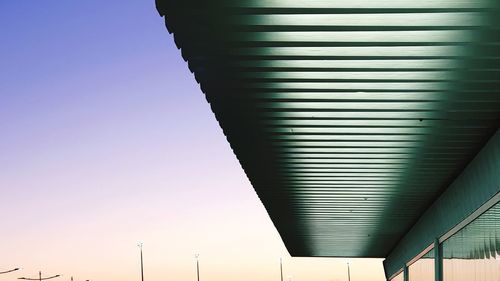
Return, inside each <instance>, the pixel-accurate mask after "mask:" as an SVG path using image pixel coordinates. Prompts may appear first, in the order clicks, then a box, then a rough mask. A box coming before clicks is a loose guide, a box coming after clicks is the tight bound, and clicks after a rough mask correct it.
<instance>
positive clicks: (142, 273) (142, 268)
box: [137, 242, 144, 281]
mask: <svg viewBox="0 0 500 281" xmlns="http://www.w3.org/2000/svg"><path fill="white" fill-rule="evenodd" d="M137 246H139V249H141V281H144V263H143V260H142V242H140V243H139V244H137Z"/></svg>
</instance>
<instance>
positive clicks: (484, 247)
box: [443, 203, 500, 281]
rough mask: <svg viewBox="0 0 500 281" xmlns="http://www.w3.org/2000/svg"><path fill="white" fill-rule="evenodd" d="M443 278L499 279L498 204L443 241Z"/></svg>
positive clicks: (453, 280) (463, 280) (450, 280)
mask: <svg viewBox="0 0 500 281" xmlns="http://www.w3.org/2000/svg"><path fill="white" fill-rule="evenodd" d="M443 280H444V281H498V280H500V203H497V204H496V205H495V206H493V207H492V208H490V209H489V210H488V211H486V212H485V213H484V214H482V215H481V216H480V217H478V218H477V219H475V220H474V221H473V222H471V223H470V224H468V225H467V226H466V227H464V228H463V229H461V230H460V231H459V232H457V233H456V234H454V235H453V236H451V237H450V238H448V239H447V240H446V241H444V242H443Z"/></svg>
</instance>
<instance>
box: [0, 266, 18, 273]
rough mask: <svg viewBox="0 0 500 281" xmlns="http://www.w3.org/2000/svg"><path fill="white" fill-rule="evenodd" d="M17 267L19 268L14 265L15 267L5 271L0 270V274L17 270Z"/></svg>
mask: <svg viewBox="0 0 500 281" xmlns="http://www.w3.org/2000/svg"><path fill="white" fill-rule="evenodd" d="M19 269H20V268H18V267H16V268H14V269H10V270H6V271H0V274H5V273H11V272H14V271H17V270H19Z"/></svg>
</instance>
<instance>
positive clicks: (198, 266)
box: [194, 254, 200, 281]
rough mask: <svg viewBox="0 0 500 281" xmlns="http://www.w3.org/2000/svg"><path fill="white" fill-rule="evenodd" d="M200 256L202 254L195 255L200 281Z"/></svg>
mask: <svg viewBox="0 0 500 281" xmlns="http://www.w3.org/2000/svg"><path fill="white" fill-rule="evenodd" d="M199 256H200V254H196V255H194V257H195V258H196V277H197V280H198V281H200V261H199V259H198V257H199Z"/></svg>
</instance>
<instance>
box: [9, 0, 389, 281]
mask: <svg viewBox="0 0 500 281" xmlns="http://www.w3.org/2000/svg"><path fill="white" fill-rule="evenodd" d="M0 192H1V196H0V221H1V228H0V229H1V232H2V234H1V239H0V271H2V270H7V269H10V268H14V267H22V270H21V271H19V272H15V273H11V274H4V275H0V281H4V280H5V281H6V280H16V279H17V278H18V277H36V276H37V274H38V271H39V270H41V271H42V273H43V275H44V276H46V275H47V276H49V275H55V274H62V275H63V276H62V277H59V278H58V280H70V277H71V276H74V280H75V281H78V280H87V279H91V280H95V281H99V280H103V281H104V280H105V281H113V280H120V281H132V280H140V267H139V249H138V247H137V242H139V241H142V242H143V243H144V270H145V280H147V281H160V280H161V281H164V280H176V281H184V280H195V279H196V267H195V258H194V255H195V254H196V253H199V255H200V256H199V259H200V273H201V280H202V281H226V280H239V281H250V280H260V281H265V280H279V278H280V272H279V258H280V257H283V270H284V276H285V279H286V280H293V281H302V280H303V281H316V280H317V281H344V280H347V268H346V262H347V260H346V259H333V258H292V257H290V255H289V254H288V252H287V250H286V248H285V246H284V244H283V242H282V240H281V238H280V236H279V234H278V232H277V231H276V228H275V227H274V225H273V224H272V222H271V220H270V219H269V217H268V215H267V212H266V210H265V208H264V207H263V205H262V203H261V202H260V200H259V199H258V197H257V195H256V194H255V191H254V190H253V188H252V186H251V185H250V183H249V181H248V179H247V177H246V175H245V173H244V172H243V170H242V169H241V166H240V164H239V163H238V161H237V159H236V157H235V156H234V154H233V152H232V151H231V149H230V146H229V144H228V143H227V140H226V139H225V137H224V135H223V133H222V130H221V129H220V127H219V125H218V123H217V121H216V120H215V118H214V116H213V113H212V112H211V110H210V107H209V105H208V103H207V102H206V99H205V97H204V96H203V93H202V92H201V91H200V89H199V86H198V85H197V83H196V81H195V80H194V78H193V76H192V74H191V73H190V72H189V70H188V68H187V64H186V63H185V62H184V61H183V60H182V58H181V55H180V52H179V50H178V49H177V48H176V47H175V45H174V42H173V39H172V36H171V35H170V34H168V32H167V30H166V28H165V26H164V22H163V19H162V18H161V17H160V16H159V15H158V13H157V12H156V9H155V6H154V1H153V0H148V1H144V0H128V1H118V0H108V1H102V0H101V1H97V0H86V1H60V0H58V1H56V0H44V1H35V0H31V1H30V0H23V1H7V0H0ZM350 264H351V280H352V281H379V280H385V278H384V274H383V269H382V260H380V259H353V260H350ZM56 280H57V279H56Z"/></svg>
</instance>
